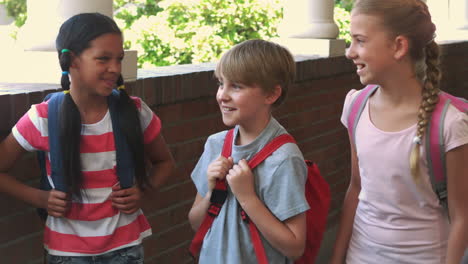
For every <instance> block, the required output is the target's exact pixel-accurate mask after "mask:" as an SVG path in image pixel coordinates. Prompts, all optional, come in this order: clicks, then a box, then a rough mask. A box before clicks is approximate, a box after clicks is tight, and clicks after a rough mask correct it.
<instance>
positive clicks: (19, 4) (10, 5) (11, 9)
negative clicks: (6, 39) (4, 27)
mask: <svg viewBox="0 0 468 264" xmlns="http://www.w3.org/2000/svg"><path fill="white" fill-rule="evenodd" d="M0 4H4V5H5V7H6V10H7V13H8V15H9V16H11V17H14V18H15V25H16V26H17V27H21V26H22V25H24V22H25V21H26V17H27V16H26V0H0Z"/></svg>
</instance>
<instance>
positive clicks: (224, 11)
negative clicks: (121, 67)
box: [116, 0, 282, 67]
mask: <svg viewBox="0 0 468 264" xmlns="http://www.w3.org/2000/svg"><path fill="white" fill-rule="evenodd" d="M147 2H148V1H147ZM158 7H159V8H156V9H155V10H156V11H157V12H156V14H154V15H141V16H140V17H139V18H137V19H136V20H134V21H133V22H132V23H128V21H129V20H128V19H122V20H121V21H118V23H119V25H120V26H121V27H122V28H124V34H125V39H126V41H125V43H126V47H127V48H131V49H136V50H138V54H139V58H138V64H139V67H147V66H150V65H156V66H164V65H173V64H185V63H200V62H208V61H213V60H216V59H218V58H219V56H220V55H221V54H222V52H223V51H225V50H227V49H229V48H230V47H232V45H234V44H237V43H239V42H242V41H244V40H247V39H254V38H262V39H270V38H272V37H276V36H277V32H276V29H277V26H278V24H279V22H280V21H281V18H282V5H281V3H280V0H163V1H160V2H159V3H158ZM130 9H131V10H132V11H131V13H133V14H138V9H139V7H138V5H137V6H133V7H131V8H130ZM116 18H117V19H119V16H117V15H116Z"/></svg>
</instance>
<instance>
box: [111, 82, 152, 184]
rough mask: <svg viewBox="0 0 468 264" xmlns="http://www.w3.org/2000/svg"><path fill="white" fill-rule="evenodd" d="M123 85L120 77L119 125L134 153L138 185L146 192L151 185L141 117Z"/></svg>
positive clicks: (118, 83) (118, 85)
mask: <svg viewBox="0 0 468 264" xmlns="http://www.w3.org/2000/svg"><path fill="white" fill-rule="evenodd" d="M123 85H124V81H123V78H122V75H120V76H119V79H118V81H117V87H119V91H120V99H119V101H118V106H117V109H118V111H119V118H120V120H119V121H120V122H119V123H120V126H121V129H122V131H123V134H124V135H125V138H126V140H127V143H128V146H129V148H130V151H131V152H132V156H133V161H134V164H135V179H136V183H137V184H138V187H140V189H141V190H144V189H145V188H146V187H147V186H149V185H150V183H149V180H148V177H147V175H146V167H145V156H144V153H145V151H144V141H143V133H142V130H141V124H140V115H139V111H138V109H137V107H136V105H135V102H134V101H133V99H132V98H130V96H129V95H128V94H127V92H126V90H125V89H121V88H120V87H123Z"/></svg>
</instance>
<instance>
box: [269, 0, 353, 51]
mask: <svg viewBox="0 0 468 264" xmlns="http://www.w3.org/2000/svg"><path fill="white" fill-rule="evenodd" d="M285 4H286V6H285V7H284V19H283V22H282V23H281V24H280V26H279V28H278V33H279V35H280V39H279V41H278V42H280V43H282V44H284V45H286V46H287V47H288V48H289V49H290V50H291V52H293V53H294V54H295V55H323V56H340V55H344V52H345V41H344V40H338V39H336V37H337V36H338V33H339V29H338V26H337V25H336V24H335V21H334V20H333V9H334V1H333V0H290V1H285Z"/></svg>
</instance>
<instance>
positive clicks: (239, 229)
mask: <svg viewBox="0 0 468 264" xmlns="http://www.w3.org/2000/svg"><path fill="white" fill-rule="evenodd" d="M226 133H227V131H222V132H219V133H217V134H214V135H211V136H210V137H209V138H208V139H207V141H206V144H205V150H204V152H203V154H202V156H201V157H200V160H199V161H198V163H197V165H196V166H195V169H194V170H193V172H192V180H193V182H194V183H195V186H196V188H197V191H198V193H199V194H200V195H201V196H205V195H206V193H207V191H208V183H207V176H206V171H207V168H208V165H209V164H210V163H211V162H212V161H213V160H215V159H216V158H217V157H219V155H221V149H222V146H223V143H224V138H225V136H226ZM285 133H287V131H286V130H285V129H284V128H283V127H282V126H281V125H280V124H279V123H278V122H277V121H276V120H275V119H274V118H271V120H270V122H269V124H268V125H267V127H266V128H265V129H264V130H263V131H262V133H261V134H260V135H259V136H258V137H257V138H256V139H255V140H254V141H253V142H252V143H250V144H247V145H244V146H236V145H234V144H233V148H232V155H231V156H232V157H233V159H234V163H237V162H239V160H241V159H247V160H249V159H250V158H251V157H252V156H253V155H255V154H256V153H257V152H259V151H260V150H261V149H262V148H263V147H264V146H265V145H266V144H267V143H268V142H269V141H271V140H272V139H273V138H275V137H277V136H279V135H281V134H285ZM237 134H238V127H236V128H235V131H234V135H235V136H234V142H235V140H236V137H237ZM253 173H254V177H255V191H256V193H257V195H258V197H259V198H260V199H261V200H262V201H263V203H264V204H265V205H266V207H267V208H268V209H269V210H270V211H271V212H272V214H273V215H274V216H276V217H277V218H278V219H279V220H280V221H284V220H286V219H288V218H291V217H293V216H295V215H298V214H300V213H303V212H305V211H306V210H308V209H309V205H308V203H307V200H306V198H305V196H304V186H305V182H306V178H307V167H306V164H305V162H304V158H303V156H302V153H301V151H300V150H299V148H298V147H297V145H296V144H293V143H287V144H284V145H283V146H281V147H280V148H279V149H278V150H276V151H275V152H274V153H273V154H272V155H271V156H269V157H268V158H267V159H265V160H264V161H263V162H262V163H261V164H259V165H258V166H257V167H256V168H255V169H254V170H253ZM260 236H261V238H262V242H263V246H264V248H265V253H266V255H267V257H268V260H269V264H279V263H281V264H283V263H293V261H292V260H291V259H288V258H287V257H286V256H284V255H283V254H281V252H279V251H278V250H276V249H274V248H273V247H272V246H271V245H270V243H268V242H267V240H265V238H264V237H263V236H262V234H260ZM199 263H219V264H239V263H243V264H248V263H257V259H256V256H255V252H254V249H253V244H252V241H251V238H250V233H249V227H248V224H247V223H245V222H243V221H242V218H241V216H240V208H239V204H238V203H237V201H236V199H235V197H234V195H233V193H232V192H231V190H230V189H229V188H228V196H227V199H226V202H225V203H224V205H223V207H222V209H221V212H220V214H219V215H218V217H217V218H216V219H215V220H214V222H213V225H212V226H211V229H210V230H208V232H207V234H206V236H205V239H204V242H203V246H202V249H201V252H200V259H199Z"/></svg>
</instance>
